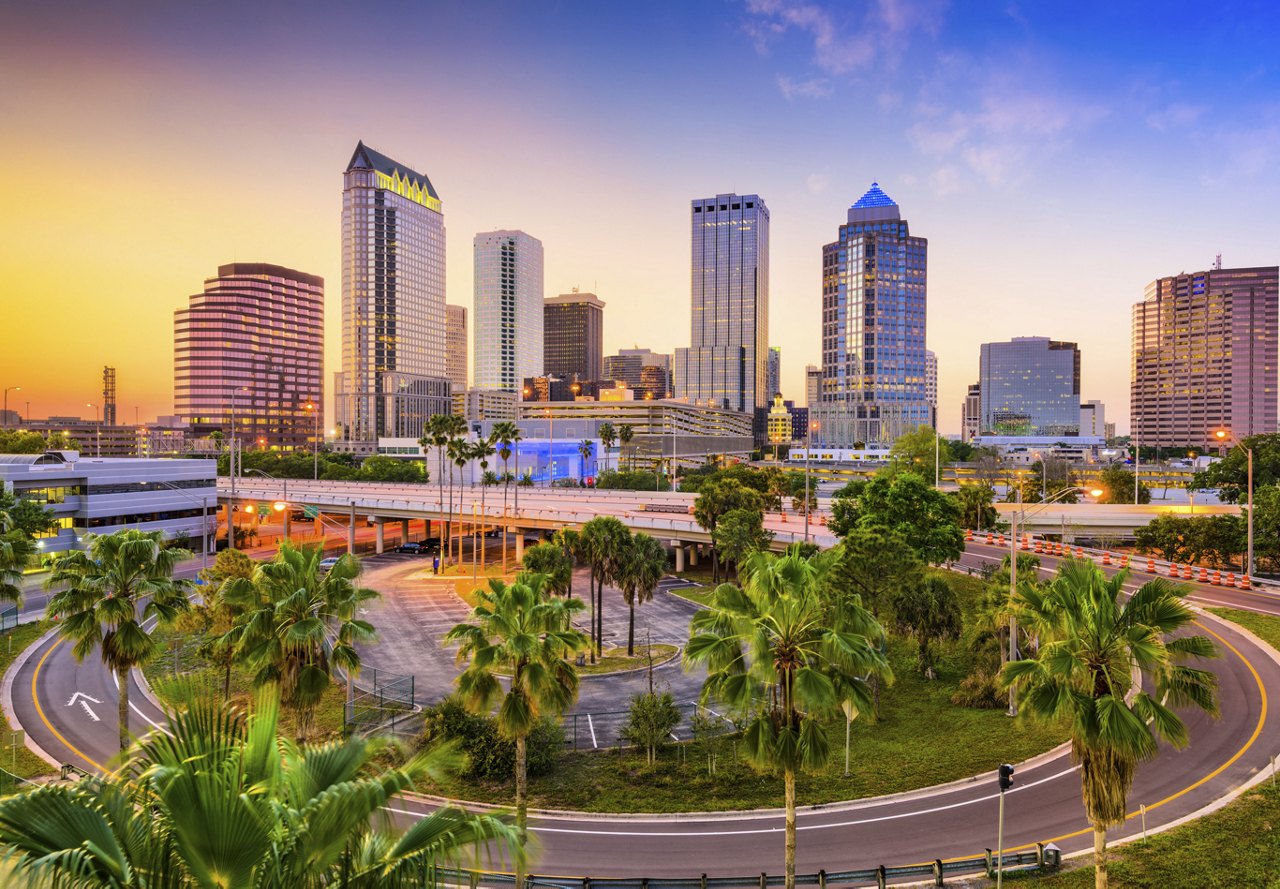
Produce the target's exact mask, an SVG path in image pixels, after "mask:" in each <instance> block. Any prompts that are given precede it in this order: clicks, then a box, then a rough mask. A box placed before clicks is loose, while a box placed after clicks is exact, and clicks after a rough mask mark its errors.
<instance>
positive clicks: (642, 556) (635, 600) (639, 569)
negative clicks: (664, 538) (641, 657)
mask: <svg viewBox="0 0 1280 889" xmlns="http://www.w3.org/2000/svg"><path fill="white" fill-rule="evenodd" d="M666 573H667V548H666V547H665V546H663V545H662V543H661V542H660V541H658V540H656V539H655V538H653V537H650V536H649V535H648V534H645V533H643V532H636V533H635V534H633V535H632V536H631V541H630V543H629V544H628V546H627V548H626V550H625V551H624V552H623V554H622V558H621V559H620V560H619V569H618V578H617V580H618V586H619V588H620V589H621V590H622V598H623V600H624V601H625V602H626V603H627V606H628V608H630V610H631V613H630V615H629V616H628V618H627V657H632V656H633V655H634V654H635V653H636V606H637V605H643V604H644V603H645V602H648V601H649V600H650V599H652V598H653V593H654V590H656V589H657V588H658V581H660V580H662V575H664V574H666Z"/></svg>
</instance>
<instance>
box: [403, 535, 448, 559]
mask: <svg viewBox="0 0 1280 889" xmlns="http://www.w3.org/2000/svg"><path fill="white" fill-rule="evenodd" d="M439 551H440V541H439V540H437V539H436V538H434V537H433V538H431V539H429V540H421V541H418V540H410V541H408V542H407V543H402V544H400V545H399V546H397V547H396V548H395V549H394V550H392V552H397V553H408V554H410V555H414V556H429V555H431V554H433V553H438V552H439Z"/></svg>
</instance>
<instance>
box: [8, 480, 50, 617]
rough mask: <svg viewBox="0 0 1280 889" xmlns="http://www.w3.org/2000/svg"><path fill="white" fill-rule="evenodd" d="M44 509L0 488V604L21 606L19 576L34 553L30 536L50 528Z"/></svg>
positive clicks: (34, 545)
mask: <svg viewBox="0 0 1280 889" xmlns="http://www.w3.org/2000/svg"><path fill="white" fill-rule="evenodd" d="M52 525H53V520H52V518H51V514H50V513H49V512H48V511H47V510H45V509H44V508H43V507H41V506H39V505H37V504H35V503H31V502H30V501H27V500H22V499H19V498H18V497H16V496H15V495H14V494H13V492H12V491H6V490H4V489H3V488H0V600H4V601H6V602H13V603H15V604H18V605H21V603H22V572H23V570H24V569H25V568H26V567H27V565H28V564H29V563H30V562H31V558H32V557H33V556H34V555H35V553H36V544H35V540H33V539H32V538H33V535H35V534H40V533H43V532H44V531H46V530H48V529H49V528H51V527H52Z"/></svg>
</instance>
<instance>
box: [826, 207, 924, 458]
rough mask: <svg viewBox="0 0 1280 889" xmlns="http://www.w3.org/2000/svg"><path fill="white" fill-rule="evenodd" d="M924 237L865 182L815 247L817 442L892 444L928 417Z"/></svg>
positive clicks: (830, 445) (831, 445)
mask: <svg viewBox="0 0 1280 889" xmlns="http://www.w3.org/2000/svg"><path fill="white" fill-rule="evenodd" d="M928 252H929V242H928V241H927V240H926V239H924V238H918V237H912V236H911V233H910V230H909V229H908V227H907V221H906V220H905V219H903V218H902V215H901V213H900V211H899V208H898V205H897V203H895V202H894V201H893V199H892V198H890V197H889V196H888V195H887V194H885V193H884V191H883V190H881V188H880V186H879V184H877V183H874V182H873V183H872V184H871V188H870V189H868V190H867V193H866V194H864V195H863V196H862V197H861V198H859V199H858V201H857V203H855V204H854V205H853V206H852V207H850V208H849V213H848V217H847V219H846V222H845V224H844V225H841V226H840V233H839V238H838V239H837V240H836V241H834V242H833V243H830V244H827V245H826V246H825V247H823V248H822V379H821V385H820V386H819V391H818V400H817V402H816V403H812V402H811V403H810V405H809V407H810V420H812V421H813V422H814V423H815V424H816V426H815V428H814V433H813V438H814V444H822V445H825V446H827V447H852V446H853V445H854V443H855V442H862V443H864V444H867V445H871V444H885V445H887V444H891V443H892V442H893V441H894V440H895V439H897V438H898V437H899V436H901V435H902V434H903V433H905V432H910V431H911V430H913V429H915V428H917V427H918V426H921V425H931V424H932V423H933V406H932V405H931V404H930V402H929V393H928V358H927V354H926V349H925V320H926V308H927V304H928V299H927V289H926V286H927V268H928Z"/></svg>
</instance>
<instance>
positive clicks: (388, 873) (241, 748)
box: [0, 689, 523, 889]
mask: <svg viewBox="0 0 1280 889" xmlns="http://www.w3.org/2000/svg"><path fill="white" fill-rule="evenodd" d="M278 716H279V704H278V702H277V701H276V700H275V698H274V697H273V691H272V690H269V689H264V690H263V691H262V693H261V694H260V695H259V697H258V703H257V706H256V707H255V708H254V711H253V713H252V715H250V716H249V717H248V719H245V718H244V717H243V716H242V715H241V714H240V712H238V711H237V710H236V709H233V708H229V707H227V706H225V705H223V706H218V705H216V704H214V703H212V702H210V701H200V702H198V703H196V704H194V705H193V706H192V707H191V708H190V709H188V710H186V711H185V712H175V713H171V714H169V718H168V732H167V733H166V732H155V733H153V734H151V735H148V736H147V737H146V739H145V740H143V741H142V742H140V743H139V744H138V745H137V746H136V747H134V748H133V750H132V751H131V753H130V755H129V759H128V761H127V763H126V764H125V767H124V768H122V769H121V770H120V771H119V772H116V773H114V774H112V775H109V776H107V777H105V778H101V779H98V780H95V781H92V782H89V781H83V782H80V783H79V784H73V785H65V784H60V785H48V786H45V787H41V788H39V789H36V790H33V791H31V792H29V793H23V794H17V795H14V796H9V797H7V798H5V799H3V800H0V849H3V850H4V852H5V853H7V854H6V858H7V859H8V861H9V862H10V863H11V864H12V866H13V867H14V872H15V874H17V875H21V876H20V877H18V878H19V879H23V878H29V880H30V884H31V885H55V886H108V887H116V889H152V887H159V886H164V887H172V889H179V887H181V889H186V887H191V889H197V887H238V886H257V887H264V889H268V887H269V889H286V887H309V886H338V885H341V886H347V887H353V889H354V887H369V889H372V887H375V886H378V887H381V886H401V885H421V883H420V882H419V880H420V879H421V875H422V874H423V873H424V872H428V871H429V870H430V869H431V868H433V867H434V866H436V865H439V864H449V863H453V862H459V863H460V862H461V861H462V860H463V857H464V855H465V856H468V857H470V856H478V855H479V854H480V852H481V850H482V849H486V848H491V849H492V851H493V852H496V853H499V854H502V855H506V856H509V857H510V858H513V859H514V860H515V862H517V863H518V862H520V861H521V860H523V851H522V848H521V845H520V844H519V843H518V842H517V840H516V837H515V834H514V831H513V830H512V829H511V828H510V827H509V826H508V825H506V824H504V823H503V822H502V821H501V820H499V819H497V818H495V817H493V816H488V815H468V814H467V813H465V812H462V811H460V810H458V809H453V808H446V809H439V810H437V811H435V812H434V813H432V814H431V815H430V816H428V817H427V818H425V819H423V820H421V821H418V822H417V823H415V824H414V825H413V826H412V827H410V828H409V829H408V830H407V831H406V832H404V833H403V834H399V835H397V834H395V833H393V832H391V831H390V830H389V829H387V828H385V827H381V826H379V825H380V822H379V818H378V817H377V816H379V815H380V814H381V812H380V810H381V809H382V807H383V806H386V805H388V804H390V803H391V801H392V799H393V797H395V796H396V795H397V794H399V793H401V792H403V791H405V790H411V789H412V788H413V787H414V785H415V783H416V781H417V780H418V779H419V778H421V777H423V776H426V775H439V774H441V773H442V772H446V771H448V770H449V768H450V767H451V766H452V765H453V763H454V761H455V760H456V755H455V754H454V753H453V751H452V750H450V749H448V748H445V749H439V748H437V749H434V750H429V751H425V752H423V753H420V754H418V755H417V756H415V757H413V759H411V760H410V761H409V762H408V763H406V764H405V765H403V766H401V767H399V768H391V769H385V768H383V767H382V766H381V765H380V764H379V763H378V761H377V756H378V754H379V753H380V752H381V751H382V750H383V748H384V747H385V743H384V742H381V741H374V740H366V739H362V738H359V737H351V738H348V739H346V740H345V741H341V742H337V743H330V744H324V745H321V746H299V745H295V744H293V743H291V742H289V741H287V740H285V739H282V738H280V737H278V736H277V728H278ZM517 866H518V864H517Z"/></svg>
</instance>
